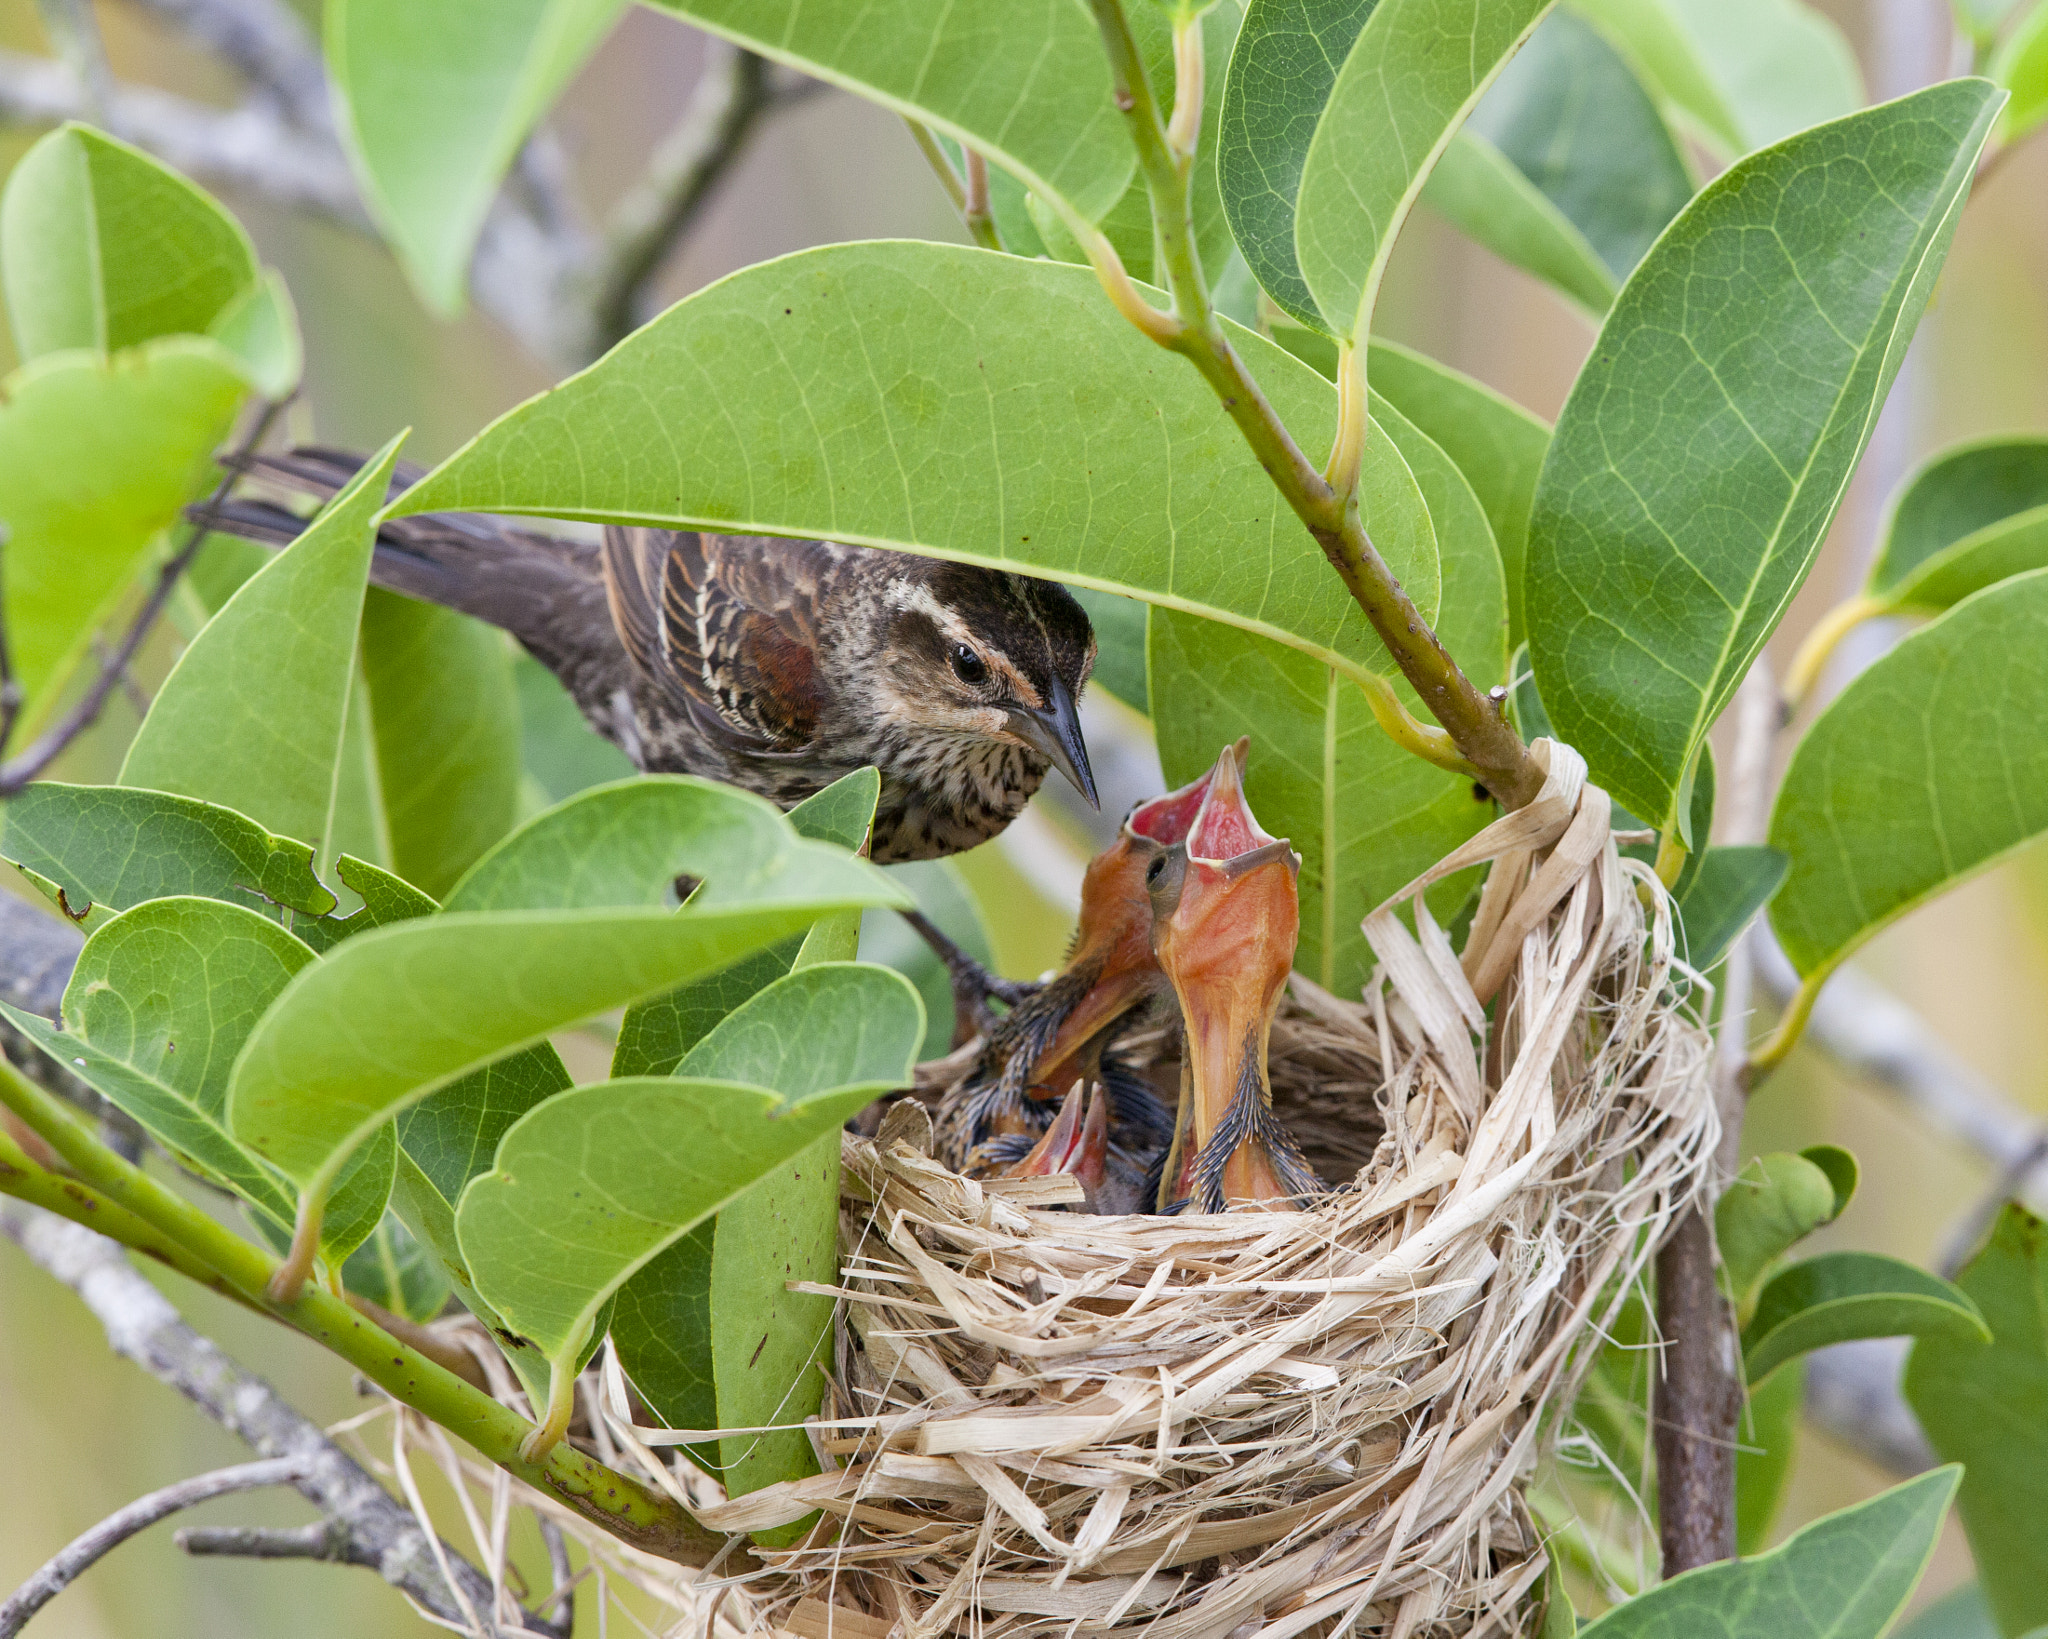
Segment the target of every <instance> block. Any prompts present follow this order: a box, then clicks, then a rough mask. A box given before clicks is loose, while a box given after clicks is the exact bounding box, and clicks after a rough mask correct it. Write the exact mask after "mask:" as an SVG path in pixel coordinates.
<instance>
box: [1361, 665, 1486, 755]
mask: <svg viewBox="0 0 2048 1639" xmlns="http://www.w3.org/2000/svg"><path fill="white" fill-rule="evenodd" d="M1358 686H1359V687H1360V688H1361V689H1363V690H1364V691H1365V700H1366V704H1367V705H1369V706H1371V707H1372V715H1373V718H1374V720H1375V721H1376V722H1377V723H1378V724H1379V725H1380V732H1381V733H1383V734H1384V735H1386V737H1387V738H1388V739H1390V740H1392V741H1393V742H1394V744H1395V745H1397V746H1399V747H1400V748H1401V749H1402V750H1403V751H1405V752H1407V753H1409V754H1410V755H1411V756H1415V757H1420V758H1421V759H1422V760H1423V761H1424V762H1426V763H1433V764H1434V765H1435V766H1436V767H1438V768H1441V769H1443V770H1445V771H1446V772H1448V773H1452V774H1460V775H1463V776H1464V777H1465V778H1466V779H1468V780H1476V779H1478V778H1479V770H1478V769H1476V768H1474V767H1473V766H1472V765H1471V764H1470V763H1468V762H1467V761H1466V760H1465V759H1464V758H1463V757H1460V756H1459V755H1458V747H1457V743H1456V742H1455V741H1453V740H1452V739H1451V737H1450V736H1449V735H1448V734H1446V733H1445V732H1444V731H1443V730H1442V729H1440V728H1431V727H1430V726H1429V725H1428V724H1427V723H1419V722H1417V721H1416V720H1415V714H1414V713H1413V712H1411V711H1410V710H1409V709H1408V708H1407V707H1406V706H1404V705H1402V704H1401V697H1400V696H1399V695H1398V694H1396V693H1395V692H1394V685H1393V684H1392V683H1390V682H1388V681H1387V679H1386V678H1384V677H1374V678H1373V679H1372V681H1371V682H1367V681H1365V680H1364V679H1363V678H1361V679H1360V680H1359V684H1358Z"/></svg>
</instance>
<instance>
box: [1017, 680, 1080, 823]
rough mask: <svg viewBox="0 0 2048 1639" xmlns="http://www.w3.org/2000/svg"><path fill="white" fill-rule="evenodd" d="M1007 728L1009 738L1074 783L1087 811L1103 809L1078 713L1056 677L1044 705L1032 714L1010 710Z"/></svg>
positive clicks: (1025, 709)
mask: <svg viewBox="0 0 2048 1639" xmlns="http://www.w3.org/2000/svg"><path fill="white" fill-rule="evenodd" d="M1008 726H1009V730H1010V732H1011V733H1012V734H1014V735H1016V736H1017V738H1018V739H1020V740H1022V741H1023V742H1024V743H1025V744H1026V745H1028V746H1029V747H1031V749H1032V750H1034V751H1036V752H1038V753H1039V754H1040V755H1042V756H1044V757H1046V758H1048V759H1050V760H1051V762H1052V765H1053V767H1054V768H1057V769H1058V770H1059V771H1060V772H1061V773H1062V774H1064V775H1066V777H1067V778H1068V779H1069V780H1071V781H1073V782H1074V789H1075V790H1076V791H1078V792H1080V793H1081V795H1082V796H1083V797H1085V798H1087V799H1088V806H1089V807H1090V808H1100V807H1101V806H1102V803H1101V801H1100V800H1099V799H1098V798H1097V797H1096V795H1095V771H1094V770H1093V769H1091V768H1090V767H1089V766H1088V742H1087V741H1086V740H1084V739H1083V738H1082V737H1081V713H1080V709H1079V708H1078V707H1077V706H1076V705H1075V704H1074V697H1073V695H1071V694H1070V693H1068V692H1067V686H1066V684H1064V683H1062V682H1061V681H1060V680H1059V679H1058V678H1057V677H1055V678H1054V679H1053V680H1052V688H1051V690H1050V692H1049V693H1048V694H1047V696H1046V701H1045V704H1044V705H1043V706H1040V707H1038V708H1036V709H1035V710H1034V709H1033V708H1031V707H1028V706H1017V707H1014V708H1012V710H1011V711H1010V714H1009V725H1008Z"/></svg>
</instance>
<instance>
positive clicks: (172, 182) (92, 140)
mask: <svg viewBox="0 0 2048 1639" xmlns="http://www.w3.org/2000/svg"><path fill="white" fill-rule="evenodd" d="M0 281H4V283H5V286H6V293H7V316H8V319H9V321H10V322H11V323H12V325H13V327H14V346H15V351H16V353H17V354H18V355H19V356H20V357H21V359H22V360H23V361H24V362H26V361H27V360H30V359H36V358H40V357H42V355H43V354H45V353H54V352H57V351H59V350H60V349H63V348H94V349H97V350H98V351H100V352H103V353H107V352H113V351H115V350H116V349H119V348H123V347H133V346H135V345H136V344H138V343H140V342H145V341H148V340H150V339H151V338H152V337H156V336H170V335H178V334H181V333H182V334H187V335H204V334H205V333H206V332H207V331H208V330H209V329H211V328H212V326H213V323H214V321H215V320H216V319H218V318H220V317H221V315H222V313H223V312H224V311H225V310H226V309H227V308H228V307H230V306H231V305H233V304H235V303H236V302H237V300H238V299H239V298H241V297H242V296H244V295H246V294H247V293H249V292H251V291H253V290H254V289H255V288H256V286H257V282H258V273H257V269H256V250H255V247H254V246H253V245H251V244H250V243H249V236H248V235H247V234H246V233H244V232H243V231H242V229H241V225H240V224H239V223H237V222H236V221H235V219H234V218H233V217H231V216H229V215H228V213H227V212H226V211H224V210H222V209H221V208H220V206H219V205H217V204H215V203H214V201H213V200H211V199H210V198H208V197H207V196H206V195H205V194H204V193H202V192H201V191H200V190H199V189H197V188H195V187H193V185H192V184H191V183H189V182H187V181H186V180H185V179H184V178H183V177H181V176H179V175H178V174H177V172H175V171H173V170H170V169H168V168H167V167H165V166H163V165H161V164H159V163H158V162H157V161H156V160H154V159H151V158H150V157H149V156H148V155H147V154H145V153H143V152H142V151H141V150H139V149H136V148H131V147H130V146H129V145H128V144H127V143H125V142H119V141H117V140H115V139H114V138H113V137H110V136H108V135H107V134H106V133H105V132H103V131H95V130H94V129H93V128H92V127H91V126H89V125H76V124H69V125H62V126H59V127H58V128H57V129H56V130H54V131H52V132H50V134H49V135H48V136H46V137H44V138H43V139H42V140H41V141H39V142H38V143H36V145H35V146H34V147H32V148H30V149H29V151H28V152H27V153H26V154H24V155H22V157H21V159H20V160H19V161H18V162H17V163H16V165H15V167H14V169H13V171H12V172H11V173H10V174H9V176H8V178H7V188H6V191H5V192H4V193H0Z"/></svg>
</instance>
